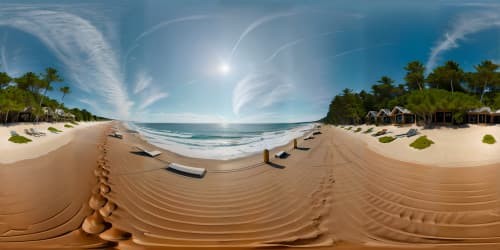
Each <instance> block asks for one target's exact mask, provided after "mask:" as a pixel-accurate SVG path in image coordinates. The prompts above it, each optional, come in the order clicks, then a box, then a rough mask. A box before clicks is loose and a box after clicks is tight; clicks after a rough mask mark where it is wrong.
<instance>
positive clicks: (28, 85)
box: [14, 72, 42, 93]
mask: <svg viewBox="0 0 500 250" xmlns="http://www.w3.org/2000/svg"><path fill="white" fill-rule="evenodd" d="M14 82H15V83H16V84H17V87H18V88H19V89H22V90H26V91H31V92H32V93H35V92H36V90H37V89H40V87H41V85H42V83H41V80H40V78H39V77H38V75H37V74H35V73H33V72H27V73H25V74H24V75H22V76H21V77H18V78H15V79H14Z"/></svg>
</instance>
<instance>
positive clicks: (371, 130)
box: [363, 128, 373, 134]
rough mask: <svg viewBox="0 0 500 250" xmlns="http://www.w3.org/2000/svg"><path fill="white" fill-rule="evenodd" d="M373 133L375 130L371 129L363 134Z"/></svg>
mask: <svg viewBox="0 0 500 250" xmlns="http://www.w3.org/2000/svg"><path fill="white" fill-rule="evenodd" d="M371 132H373V128H369V129H367V130H366V131H365V132H363V133H365V134H369V133H371Z"/></svg>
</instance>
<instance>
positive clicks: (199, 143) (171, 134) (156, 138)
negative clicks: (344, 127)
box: [127, 122, 314, 160]
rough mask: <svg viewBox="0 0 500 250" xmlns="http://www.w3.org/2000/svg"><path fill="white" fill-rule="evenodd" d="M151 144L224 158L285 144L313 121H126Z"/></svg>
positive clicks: (188, 152)
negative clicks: (244, 122) (243, 122)
mask: <svg viewBox="0 0 500 250" xmlns="http://www.w3.org/2000/svg"><path fill="white" fill-rule="evenodd" d="M127 126H128V127H130V128H131V129H133V130H136V131H138V132H139V133H140V134H141V136H142V137H143V138H144V139H146V140H147V141H148V142H150V143H151V144H153V145H155V146H158V147H160V148H164V149H166V150H169V151H172V152H175V153H177V154H181V155H184V156H189V157H196V158H203V159H219V160H228V159H234V158H239V157H243V156H247V155H251V154H254V153H258V152H262V150H263V149H265V148H267V149H271V148H275V147H278V146H282V145H285V144H287V143H289V142H290V141H291V140H293V139H294V138H297V137H300V136H302V135H304V134H305V133H307V132H309V131H310V130H311V129H312V128H314V124H313V123H292V124H290V123H283V124H180V123H132V122H130V123H127Z"/></svg>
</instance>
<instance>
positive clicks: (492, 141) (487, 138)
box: [483, 135, 497, 144]
mask: <svg viewBox="0 0 500 250" xmlns="http://www.w3.org/2000/svg"><path fill="white" fill-rule="evenodd" d="M496 142H497V141H496V140H495V137H493V136H492V135H485V136H484V137H483V143H486V144H495V143H496Z"/></svg>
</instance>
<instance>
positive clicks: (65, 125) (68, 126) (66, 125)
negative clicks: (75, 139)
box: [64, 124, 73, 128]
mask: <svg viewBox="0 0 500 250" xmlns="http://www.w3.org/2000/svg"><path fill="white" fill-rule="evenodd" d="M64 127H65V128H72V127H73V126H71V125H69V124H64Z"/></svg>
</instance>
